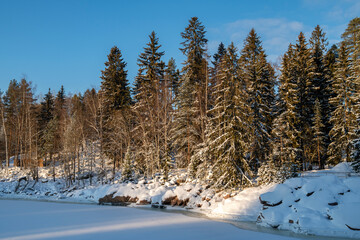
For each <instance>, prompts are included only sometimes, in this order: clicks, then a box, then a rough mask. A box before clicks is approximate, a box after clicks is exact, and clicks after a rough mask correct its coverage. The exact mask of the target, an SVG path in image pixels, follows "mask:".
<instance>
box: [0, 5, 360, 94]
mask: <svg viewBox="0 0 360 240" xmlns="http://www.w3.org/2000/svg"><path fill="white" fill-rule="evenodd" d="M193 16H197V17H199V19H200V21H201V22H202V23H203V24H204V25H205V27H206V30H207V38H208V39H209V46H208V49H209V53H210V54H212V53H214V51H215V50H216V48H217V45H218V44H219V43H220V41H222V42H224V43H225V44H226V45H227V44H229V43H230V42H231V41H234V43H235V44H236V45H237V46H238V47H239V48H241V46H242V44H243V40H244V39H245V37H246V35H247V33H248V32H249V30H250V29H251V28H252V27H254V28H255V30H256V31H257V32H258V34H259V35H260V36H261V39H262V41H263V46H264V48H265V50H266V52H267V54H268V55H269V59H270V60H272V61H275V60H276V59H277V58H278V56H280V55H282V54H283V53H284V51H285V50H286V49H287V46H288V44H289V43H290V42H295V41H296V37H297V35H298V34H299V32H300V31H303V32H305V33H306V35H307V36H309V34H310V33H311V31H312V30H313V28H314V27H315V26H316V25H317V24H319V25H320V26H321V27H323V28H324V29H325V31H326V33H327V37H328V40H329V42H330V43H331V44H332V43H336V42H338V41H339V40H340V36H341V33H342V32H343V31H344V29H345V28H346V25H347V23H348V22H349V21H350V20H351V19H352V18H354V17H357V16H360V1H358V0H342V1H341V0H302V1H300V0H299V1H295V0H294V1H292V0H291V1H290V0H289V1H287V0H282V1H280V0H278V1H277V0H272V1H270V0H269V1H268V0H261V1H260V0H257V1H240V0H233V1H230V0H222V1H213V0H197V1H196V0H185V1H184V0H181V1H175V0H167V1H156V0H154V1H141V0H136V1H131V0H129V1H126V0H122V1H121V0H118V1H109V0H102V1H101V0H97V1H90V0H88V1H80V0H71V1H68V0H59V1H56V0H32V1H29V0H24V1H17V0H0V89H1V90H2V91H5V90H6V89H7V86H8V83H9V81H10V80H11V79H17V80H20V79H21V78H22V77H23V76H25V77H26V78H27V79H28V80H29V81H32V82H33V85H34V86H36V89H37V90H36V93H37V94H39V93H45V92H46V91H47V89H48V88H51V89H52V90H53V91H58V90H59V88H60V86H61V85H64V87H65V91H66V92H67V93H69V92H71V93H77V92H79V91H80V92H83V91H85V90H86V89H87V88H90V87H96V88H99V86H100V82H101V80H100V78H99V77H100V75H101V70H103V69H104V62H105V61H106V60H107V54H108V53H109V51H110V48H111V47H112V46H114V45H116V46H118V47H119V48H120V50H121V51H122V53H123V56H124V59H125V61H126V62H127V64H128V65H127V70H128V73H129V80H130V82H133V78H134V77H135V75H136V73H137V64H136V62H137V61H136V60H137V57H138V55H139V53H140V52H141V51H142V49H143V47H144V46H145V44H146V43H147V42H148V35H149V34H150V33H151V31H152V30H154V31H155V32H156V33H157V34H158V37H159V39H160V44H162V46H163V47H162V50H163V51H165V56H164V60H166V61H167V60H168V59H169V58H170V57H174V58H175V59H176V61H177V65H178V67H181V63H182V61H183V60H184V58H183V56H182V54H181V52H180V50H179V47H180V42H181V41H182V39H181V37H180V32H182V31H183V30H184V28H185V27H186V26H187V24H188V20H189V19H190V18H191V17H193Z"/></svg>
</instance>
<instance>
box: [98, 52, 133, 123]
mask: <svg viewBox="0 0 360 240" xmlns="http://www.w3.org/2000/svg"><path fill="white" fill-rule="evenodd" d="M125 67H126V63H125V62H124V59H123V58H122V54H121V51H120V50H119V49H118V48H117V47H116V46H114V47H113V48H111V50H110V54H109V55H108V61H107V62H105V70H104V71H101V77H100V78H101V79H102V81H101V91H102V92H103V101H104V106H105V110H104V111H105V114H104V115H105V120H107V119H109V118H110V116H111V112H112V111H114V110H119V109H122V108H124V107H128V106H129V105H130V103H131V97H130V89H129V86H128V85H129V83H128V80H127V70H125Z"/></svg>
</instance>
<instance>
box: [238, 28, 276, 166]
mask: <svg viewBox="0 0 360 240" xmlns="http://www.w3.org/2000/svg"><path fill="white" fill-rule="evenodd" d="M240 64H241V69H242V71H243V75H242V77H243V78H244V80H245V83H246V85H247V90H248V94H249V99H248V101H249V105H250V106H251V114H250V119H251V127H250V129H249V131H250V133H249V134H250V149H249V157H250V164H251V167H252V169H253V170H254V171H257V169H258V168H259V166H260V163H263V162H265V161H266V158H267V156H268V155H269V149H270V147H269V145H270V133H271V129H272V126H271V124H272V120H273V116H272V109H273V104H274V101H275V93H274V85H275V71H274V69H273V68H272V66H271V65H270V64H269V63H268V62H267V60H266V55H265V52H264V50H263V48H262V45H261V41H260V38H259V36H258V35H257V34H256V32H255V30H254V29H252V30H251V31H250V33H249V35H248V37H247V38H246V40H245V43H244V48H243V49H242V51H241V58H240Z"/></svg>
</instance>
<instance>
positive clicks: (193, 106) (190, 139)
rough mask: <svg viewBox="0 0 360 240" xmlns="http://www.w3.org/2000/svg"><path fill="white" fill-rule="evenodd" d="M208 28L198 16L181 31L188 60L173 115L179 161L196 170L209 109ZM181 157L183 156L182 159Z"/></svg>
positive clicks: (173, 131) (203, 140) (183, 71)
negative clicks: (196, 155) (197, 150)
mask: <svg viewBox="0 0 360 240" xmlns="http://www.w3.org/2000/svg"><path fill="white" fill-rule="evenodd" d="M205 33H206V31H205V27H204V26H203V25H202V24H201V22H200V21H199V19H198V18H197V17H193V18H191V19H190V20H189V25H188V26H187V27H186V28H185V31H184V32H182V33H181V36H182V38H183V39H184V41H183V42H182V43H181V44H182V46H183V47H182V48H180V50H181V51H182V53H183V54H184V55H185V57H186V60H185V62H184V66H183V69H182V74H183V77H182V79H181V82H180V88H179V96H178V99H177V106H178V107H177V108H178V109H177V112H176V114H175V116H174V119H175V121H174V128H173V130H172V133H173V134H172V139H173V142H174V146H176V148H177V162H179V163H180V165H182V166H184V165H185V166H187V165H191V166H192V167H191V169H193V170H194V169H197V165H198V164H199V163H198V162H197V161H194V162H191V163H190V160H191V156H192V154H193V152H194V148H196V147H198V146H200V144H203V143H204V142H205V127H206V111H207V108H208V106H207V105H208V99H207V97H208V79H207V62H206V59H205V57H206V43H207V39H206V38H205ZM179 157H181V158H182V159H180V158H179Z"/></svg>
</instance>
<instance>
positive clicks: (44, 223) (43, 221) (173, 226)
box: [0, 200, 296, 240]
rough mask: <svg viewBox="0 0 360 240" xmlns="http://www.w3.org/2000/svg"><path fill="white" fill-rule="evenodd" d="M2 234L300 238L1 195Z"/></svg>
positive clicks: (15, 236)
mask: <svg viewBox="0 0 360 240" xmlns="http://www.w3.org/2000/svg"><path fill="white" fill-rule="evenodd" d="M0 239H122V240H124V239H131V240H135V239H146V240H152V239H156V240H160V239H171V240H175V239H188V240H190V239H199V240H200V239H206V240H210V239H214V240H215V239H216V240H219V239H222V240H224V239H246V240H250V239H266V240H275V239H279V240H286V239H296V238H291V237H287V236H279V235H273V234H269V233H262V232H255V231H249V230H243V229H239V228H237V227H235V226H233V225H231V224H229V223H224V222H216V221H211V220H208V219H204V218H195V217H190V216H186V215H182V214H176V213H168V212H167V213H164V212H160V211H146V210H142V209H136V208H125V207H111V206H98V205H86V204H64V203H53V202H37V201H21V200H0Z"/></svg>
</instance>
